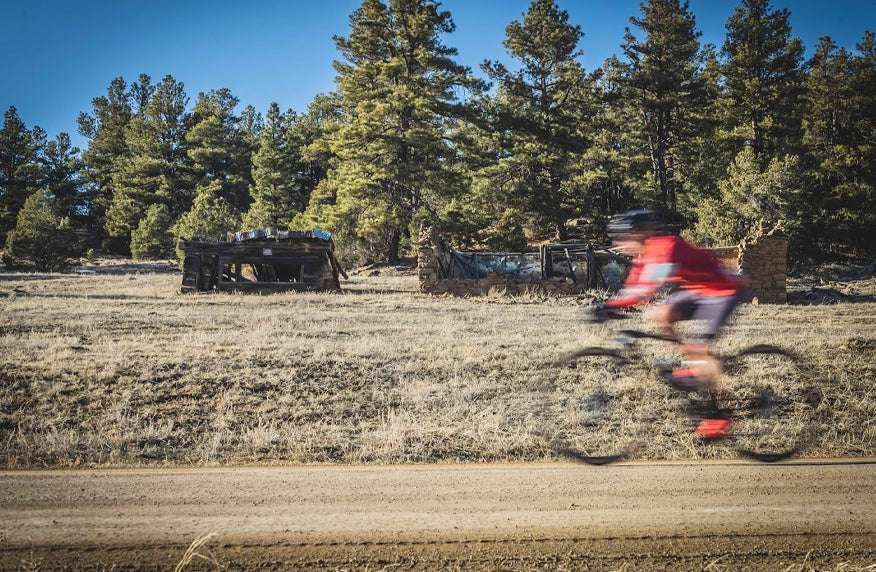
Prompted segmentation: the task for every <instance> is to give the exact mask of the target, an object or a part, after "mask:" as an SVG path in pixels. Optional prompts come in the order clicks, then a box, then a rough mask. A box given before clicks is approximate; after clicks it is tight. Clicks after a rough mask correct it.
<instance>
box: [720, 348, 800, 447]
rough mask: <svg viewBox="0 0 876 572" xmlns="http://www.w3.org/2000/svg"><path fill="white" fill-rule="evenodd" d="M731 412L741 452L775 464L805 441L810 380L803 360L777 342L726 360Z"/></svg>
mask: <svg viewBox="0 0 876 572" xmlns="http://www.w3.org/2000/svg"><path fill="white" fill-rule="evenodd" d="M724 361H725V368H726V370H725V372H724V379H725V384H726V386H727V389H728V390H729V394H730V396H731V397H729V398H728V399H727V402H726V405H727V406H728V409H730V410H732V412H733V426H732V430H731V432H730V437H731V443H732V446H733V448H734V449H735V451H736V453H737V454H739V455H740V456H742V457H745V458H748V459H752V460H755V461H759V462H763V463H776V462H779V461H783V460H786V459H789V458H791V457H794V456H795V455H797V454H799V453H800V452H801V450H802V449H803V448H804V446H805V444H806V440H807V439H806V436H807V424H808V423H807V409H808V405H807V404H806V401H805V394H806V383H805V374H804V371H803V367H802V363H803V362H802V360H801V359H800V358H799V356H797V355H796V354H795V353H793V352H791V351H789V350H786V349H784V348H780V347H778V346H772V345H766V344H759V345H755V346H751V347H748V348H745V349H744V350H742V351H740V352H738V353H737V354H735V355H734V356H732V357H728V358H726V359H725V360H724Z"/></svg>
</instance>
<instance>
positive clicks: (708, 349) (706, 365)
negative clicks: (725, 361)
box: [681, 295, 739, 393]
mask: <svg viewBox="0 0 876 572" xmlns="http://www.w3.org/2000/svg"><path fill="white" fill-rule="evenodd" d="M696 297H697V300H696V302H695V303H694V311H693V315H692V317H691V319H692V320H693V321H694V324H693V327H692V328H691V330H690V332H689V333H688V336H687V338H686V339H685V340H684V342H682V344H681V350H682V351H683V352H684V354H685V357H686V358H687V360H688V361H689V362H690V365H691V367H690V369H691V371H692V373H693V375H694V376H696V377H697V378H698V379H699V380H700V381H701V382H702V383H703V385H704V386H705V387H704V390H705V391H707V392H710V393H715V392H717V391H718V390H719V389H720V386H719V383H720V379H721V364H720V362H719V361H718V360H717V359H716V358H715V357H714V356H713V355H712V345H713V344H714V342H715V340H716V339H717V338H718V334H719V333H720V331H721V328H722V327H723V326H724V324H725V323H726V322H727V320H728V319H729V318H730V316H731V314H732V313H733V310H734V309H735V308H736V306H737V305H738V304H739V297H738V296H735V295H731V296H699V295H696Z"/></svg>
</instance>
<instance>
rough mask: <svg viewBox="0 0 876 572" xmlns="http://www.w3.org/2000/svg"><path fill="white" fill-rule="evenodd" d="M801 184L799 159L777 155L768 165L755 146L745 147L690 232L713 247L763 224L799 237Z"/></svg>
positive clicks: (701, 207)
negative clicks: (763, 164)
mask: <svg viewBox="0 0 876 572" xmlns="http://www.w3.org/2000/svg"><path fill="white" fill-rule="evenodd" d="M800 187H801V181H800V166H799V160H798V159H797V158H796V157H794V156H787V157H785V158H783V159H781V160H779V159H772V160H771V161H770V162H769V164H768V166H767V167H766V168H765V169H762V168H761V167H760V163H759V161H758V159H757V157H755V155H754V150H753V149H752V148H750V147H746V148H745V149H743V150H742V151H741V152H740V153H739V155H738V156H737V157H736V159H735V160H734V161H733V163H732V164H731V165H730V167H729V168H728V170H727V178H726V179H724V180H723V181H721V182H719V183H718V189H719V192H720V196H719V197H717V198H708V199H704V200H703V201H701V202H700V203H699V204H698V205H697V206H696V207H695V212H696V215H697V223H696V225H695V226H694V228H693V229H692V231H691V232H690V234H691V236H693V238H694V239H696V240H697V241H698V242H701V243H705V244H709V245H712V246H730V245H734V244H738V243H739V241H741V240H742V239H743V238H752V237H753V236H754V234H755V233H756V232H757V230H758V229H760V228H761V227H767V228H774V227H776V226H781V227H782V228H784V230H786V231H787V232H788V234H790V235H791V238H792V240H796V239H797V237H798V235H799V225H798V221H797V218H796V216H795V213H794V207H795V205H796V203H797V202H798V200H799V199H798V196H797V195H798V194H799V191H800Z"/></svg>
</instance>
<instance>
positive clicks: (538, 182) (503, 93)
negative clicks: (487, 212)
mask: <svg viewBox="0 0 876 572" xmlns="http://www.w3.org/2000/svg"><path fill="white" fill-rule="evenodd" d="M568 20H569V14H568V13H567V12H565V11H564V10H560V9H559V8H558V7H557V5H556V4H555V3H554V1H553V0H535V1H534V2H533V3H532V4H531V5H530V7H529V10H528V11H527V12H526V14H525V15H524V17H523V21H522V22H521V21H515V22H512V23H511V24H509V25H508V27H507V28H506V29H505V35H506V39H505V41H504V45H505V48H506V49H507V50H508V53H509V54H510V55H511V57H513V58H514V59H515V60H516V61H518V62H519V63H520V66H521V67H520V69H518V70H509V69H507V68H506V67H505V66H504V65H502V64H499V63H493V62H485V63H484V65H483V69H484V71H485V72H486V73H487V75H488V76H489V77H490V78H491V79H493V80H494V81H496V82H497V84H498V85H497V95H496V100H495V102H496V106H495V107H496V119H495V121H494V123H493V125H492V126H491V127H492V129H493V130H494V131H496V132H498V133H501V134H502V135H503V137H502V138H501V139H500V141H499V142H498V143H499V146H500V148H501V152H500V153H501V157H502V158H501V159H500V160H498V161H497V162H496V164H495V165H494V166H491V167H487V168H486V169H483V170H481V172H480V175H479V176H481V177H485V178H487V179H488V180H489V182H488V183H487V184H488V185H489V186H491V187H494V188H496V189H500V193H501V195H503V196H504V198H505V202H506V203H507V204H508V206H509V207H513V208H515V209H516V210H517V211H519V214H522V215H524V216H525V218H526V219H527V221H528V222H530V224H531V225H532V226H533V227H535V228H536V229H537V230H536V232H537V233H538V231H539V230H542V229H543V227H545V226H547V227H548V228H550V229H551V230H553V231H554V234H555V235H556V237H557V238H558V239H559V240H564V239H565V238H566V220H568V219H569V218H571V217H572V216H574V214H575V213H577V212H579V211H580V209H581V208H582V203H581V197H582V194H583V193H582V189H581V186H580V183H579V181H578V180H577V178H576V176H577V174H578V172H579V170H580V168H581V165H580V160H581V156H582V154H583V153H584V152H586V151H587V149H588V147H589V146H590V141H589V133H588V127H589V126H590V123H591V116H592V114H593V110H592V109H591V104H592V101H591V99H590V96H589V93H588V82H587V80H586V79H585V76H584V71H583V70H582V69H581V67H580V65H579V64H578V62H577V61H576V59H575V58H577V57H578V56H579V55H580V52H579V51H578V50H577V45H578V41H579V40H580V38H581V36H582V33H581V29H580V27H578V26H574V25H572V24H569V21H568ZM500 212H501V211H500ZM520 222H523V221H520ZM518 224H519V223H518ZM500 234H503V233H500Z"/></svg>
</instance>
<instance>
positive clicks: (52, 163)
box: [40, 132, 89, 224]
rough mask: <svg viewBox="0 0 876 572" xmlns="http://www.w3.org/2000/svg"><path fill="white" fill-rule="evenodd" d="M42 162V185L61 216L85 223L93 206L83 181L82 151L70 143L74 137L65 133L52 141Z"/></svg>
mask: <svg viewBox="0 0 876 572" xmlns="http://www.w3.org/2000/svg"><path fill="white" fill-rule="evenodd" d="M40 163H41V167H42V185H41V186H42V187H43V189H44V190H45V191H46V193H48V195H49V196H51V197H52V198H53V199H54V202H55V208H56V209H57V211H58V215H59V216H61V217H63V218H67V219H69V220H70V221H71V224H73V223H74V222H75V220H83V219H84V218H85V214H86V212H87V209H88V206H89V204H88V201H87V200H86V196H85V193H84V192H83V190H82V181H81V180H80V179H79V173H80V172H81V170H82V165H83V163H82V159H81V158H80V157H79V149H78V148H77V147H74V146H73V145H72V144H71V142H70V136H69V135H68V134H66V133H63V132H62V133H59V134H58V136H57V137H56V138H55V139H54V140H52V141H49V142H48V143H47V144H46V146H45V148H44V151H43V153H42V157H41V160H40Z"/></svg>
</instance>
